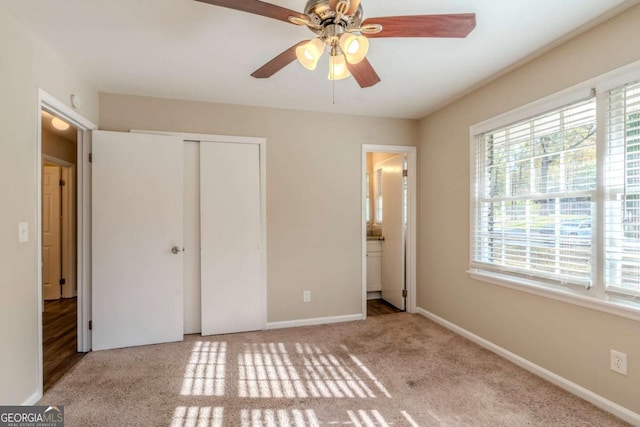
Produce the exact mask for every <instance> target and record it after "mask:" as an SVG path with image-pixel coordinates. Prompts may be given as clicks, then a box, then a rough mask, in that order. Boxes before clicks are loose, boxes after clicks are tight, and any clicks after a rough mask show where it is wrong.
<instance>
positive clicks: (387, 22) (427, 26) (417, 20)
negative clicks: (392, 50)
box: [362, 13, 476, 38]
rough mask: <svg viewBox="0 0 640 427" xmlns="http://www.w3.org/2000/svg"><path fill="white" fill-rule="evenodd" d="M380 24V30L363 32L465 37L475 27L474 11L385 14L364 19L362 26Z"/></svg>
mask: <svg viewBox="0 0 640 427" xmlns="http://www.w3.org/2000/svg"><path fill="white" fill-rule="evenodd" d="M367 24H380V25H382V31H380V32H379V33H375V34H365V36H366V37H367V38H373V37H460V38H464V37H466V36H467V35H468V34H469V33H470V32H471V31H472V30H473V29H474V28H475V27H476V14H475V13H459V14H450V15H414V16H385V17H382V18H369V19H365V20H364V22H363V23H362V26H365V25H367Z"/></svg>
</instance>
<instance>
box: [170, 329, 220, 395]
mask: <svg viewBox="0 0 640 427" xmlns="http://www.w3.org/2000/svg"><path fill="white" fill-rule="evenodd" d="M226 359H227V343H226V342H209V341H197V342H196V343H195V345H194V346H193V349H192V350H191V356H190V358H189V362H188V363H187V368H186V371H185V374H184V380H183V381H182V390H181V392H180V394H181V395H182V396H224V393H225V389H224V387H225V369H226Z"/></svg>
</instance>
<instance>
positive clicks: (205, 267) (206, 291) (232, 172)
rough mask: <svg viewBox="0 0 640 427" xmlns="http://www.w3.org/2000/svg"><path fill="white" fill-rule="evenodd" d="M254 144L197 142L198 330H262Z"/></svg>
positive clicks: (257, 166)
mask: <svg viewBox="0 0 640 427" xmlns="http://www.w3.org/2000/svg"><path fill="white" fill-rule="evenodd" d="M260 220H261V218H260V163H259V147H258V145H256V144H232V143H216V142H204V141H203V142H201V143H200V227H201V248H202V249H201V298H202V299H201V313H202V314H201V316H202V319H201V321H202V325H201V327H202V328H201V329H202V334H203V335H211V334H221V333H233V332H241V331H254V330H259V329H262V314H263V310H264V307H263V305H264V304H263V303H262V301H263V299H264V289H263V287H262V284H261V278H260V271H261V269H260V260H261V258H260V251H261V248H260V241H261V225H260V224H261V221H260Z"/></svg>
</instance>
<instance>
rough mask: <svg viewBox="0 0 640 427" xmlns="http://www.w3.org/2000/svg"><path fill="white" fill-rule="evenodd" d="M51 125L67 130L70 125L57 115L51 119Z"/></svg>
mask: <svg viewBox="0 0 640 427" xmlns="http://www.w3.org/2000/svg"><path fill="white" fill-rule="evenodd" d="M51 125H52V126H53V127H54V128H56V129H58V130H67V129H69V126H70V125H69V123H67V122H65V121H64V120H62V119H59V118H57V117H54V118H52V119H51Z"/></svg>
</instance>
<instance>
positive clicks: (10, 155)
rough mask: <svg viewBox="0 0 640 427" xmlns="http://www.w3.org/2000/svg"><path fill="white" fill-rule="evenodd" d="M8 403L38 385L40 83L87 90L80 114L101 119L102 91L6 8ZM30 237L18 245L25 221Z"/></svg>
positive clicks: (2, 355)
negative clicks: (37, 211) (100, 100)
mask: <svg viewBox="0 0 640 427" xmlns="http://www.w3.org/2000/svg"><path fill="white" fill-rule="evenodd" d="M0 52H2V55H0V94H2V95H1V96H0V117H2V126H0V153H2V154H1V155H0V171H1V172H0V175H1V177H2V182H3V183H5V184H4V185H2V200H3V203H2V209H0V242H1V243H0V260H1V261H0V295H2V298H0V343H1V344H0V346H1V347H2V350H1V351H0V404H20V403H23V402H24V401H25V400H27V399H28V398H30V397H31V396H33V394H34V393H35V392H36V388H37V381H38V379H37V366H38V363H37V362H38V360H37V355H38V351H37V350H38V349H37V315H38V301H37V296H36V295H37V294H36V292H37V284H36V271H37V269H38V265H37V257H36V239H35V234H34V233H35V230H36V227H35V225H36V224H35V222H36V203H37V186H36V168H37V167H39V165H36V135H37V132H36V131H37V117H38V115H39V114H40V111H39V108H38V105H37V88H38V87H41V88H42V89H44V90H45V91H47V92H48V93H50V94H51V95H53V96H55V97H57V98H58V99H60V100H61V101H64V102H68V100H69V96H70V94H71V93H76V94H78V95H80V96H81V97H82V99H83V102H84V103H83V105H84V106H83V108H82V109H81V110H80V113H81V114H83V115H85V117H87V118H88V119H90V120H94V121H97V119H98V114H97V112H98V101H97V92H96V91H94V90H93V89H92V88H91V87H89V86H88V85H86V84H85V83H84V82H83V81H82V80H80V79H79V78H77V76H75V75H74V74H73V72H72V71H70V70H69V69H68V68H67V67H65V65H64V64H63V63H61V62H60V60H59V59H58V58H57V57H56V56H55V55H54V54H52V53H51V52H50V51H49V50H47V48H46V47H44V46H43V45H42V44H41V43H40V42H38V41H37V40H35V39H34V38H33V37H32V36H30V35H29V34H28V33H27V32H26V31H25V30H23V28H22V27H21V25H20V24H19V23H17V22H16V20H15V19H13V18H12V17H11V16H9V15H8V14H7V13H6V12H5V11H4V9H2V8H1V7H0ZM21 221H24V222H27V223H28V224H29V231H30V240H29V242H28V243H18V233H17V230H18V222H21Z"/></svg>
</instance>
